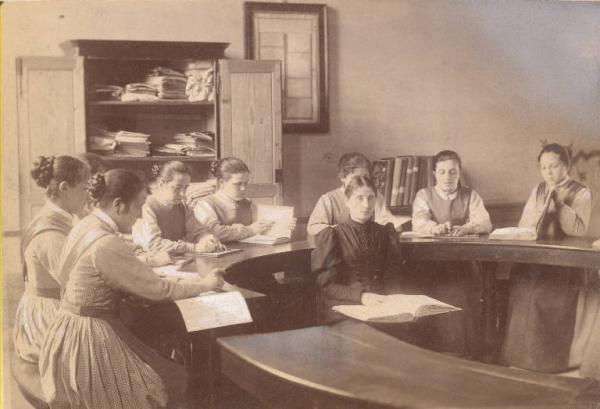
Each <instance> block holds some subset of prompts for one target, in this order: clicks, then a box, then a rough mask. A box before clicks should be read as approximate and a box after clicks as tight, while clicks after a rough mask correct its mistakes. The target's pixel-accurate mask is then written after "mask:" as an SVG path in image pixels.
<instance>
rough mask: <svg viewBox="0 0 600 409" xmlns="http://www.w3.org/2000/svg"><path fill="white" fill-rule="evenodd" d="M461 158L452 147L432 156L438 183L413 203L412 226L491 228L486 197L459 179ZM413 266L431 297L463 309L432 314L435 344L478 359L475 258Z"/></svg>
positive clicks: (451, 230)
mask: <svg viewBox="0 0 600 409" xmlns="http://www.w3.org/2000/svg"><path fill="white" fill-rule="evenodd" d="M461 170H462V161H461V159H460V156H459V155H458V154H457V153H456V152H454V151H450V150H445V151H441V152H439V153H438V154H437V155H435V157H434V160H433V174H434V178H435V186H433V187H427V188H424V189H421V190H420V191H419V192H418V193H417V195H416V197H415V201H414V203H413V211H412V224H413V230H414V231H416V232H418V233H423V234H433V235H449V236H464V235H466V234H480V233H489V232H490V231H491V230H492V223H491V221H490V215H489V214H488V212H487V210H486V209H485V206H484V204H483V200H482V199H481V196H480V195H479V194H478V193H477V192H476V191H475V190H473V189H472V188H470V187H468V186H465V185H464V184H462V183H460V174H461ZM411 270H417V271H418V272H419V279H420V280H422V281H423V284H424V285H426V286H427V287H428V288H429V292H430V294H429V295H431V296H432V297H434V298H437V299H439V300H440V301H443V302H446V303H448V304H451V305H454V306H456V307H460V308H462V309H463V311H462V312H453V313H451V314H444V315H442V316H439V317H433V319H432V331H433V333H432V334H431V336H430V339H431V340H432V343H433V344H432V345H430V347H431V348H433V349H438V350H441V351H446V352H452V353H457V354H460V355H464V356H467V357H472V358H478V357H479V356H480V354H481V351H480V335H479V334H480V332H481V329H480V328H479V323H480V318H479V317H480V314H481V302H480V298H481V294H482V285H481V274H480V272H479V266H478V265H477V264H476V263H475V262H471V263H469V262H447V263H442V262H427V263H418V264H416V265H413V266H412V267H411Z"/></svg>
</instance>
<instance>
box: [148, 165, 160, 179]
mask: <svg viewBox="0 0 600 409" xmlns="http://www.w3.org/2000/svg"><path fill="white" fill-rule="evenodd" d="M150 172H152V177H154V178H157V177H158V175H160V165H159V164H157V163H155V164H154V165H152V168H150Z"/></svg>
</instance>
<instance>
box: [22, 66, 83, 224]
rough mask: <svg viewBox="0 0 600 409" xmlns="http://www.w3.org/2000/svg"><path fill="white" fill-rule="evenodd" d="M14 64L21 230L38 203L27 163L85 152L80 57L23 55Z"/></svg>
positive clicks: (40, 198) (39, 191) (39, 197)
mask: <svg viewBox="0 0 600 409" xmlns="http://www.w3.org/2000/svg"><path fill="white" fill-rule="evenodd" d="M17 64H18V65H17V72H18V76H17V92H18V94H17V96H18V109H19V112H18V115H19V186H20V188H19V206H20V213H21V217H20V219H21V231H22V230H23V229H24V228H25V227H26V226H27V224H28V223H29V221H30V220H31V217H32V215H34V214H35V212H36V211H37V210H38V209H39V208H40V207H41V206H42V205H43V204H44V191H43V190H42V189H40V188H39V187H38V186H37V185H36V184H35V182H34V181H33V180H32V179H31V177H30V175H29V171H30V169H31V164H32V163H33V161H35V159H36V158H37V157H38V156H40V155H44V156H57V155H68V154H73V153H78V152H85V108H84V107H85V102H84V85H83V58H81V57H78V58H65V57H26V58H20V59H18V60H17Z"/></svg>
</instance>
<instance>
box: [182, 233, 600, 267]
mask: <svg viewBox="0 0 600 409" xmlns="http://www.w3.org/2000/svg"><path fill="white" fill-rule="evenodd" d="M591 243H592V241H591V240H587V239H582V238H567V239H564V240H555V241H501V240H489V239H488V238H487V236H482V237H480V238H476V239H473V238H463V239H461V238H454V239H447V238H444V239H416V238H409V239H407V238H401V239H400V245H401V247H402V249H403V250H404V251H405V255H406V257H408V258H414V259H420V260H427V259H430V260H481V261H495V262H515V263H536V264H547V265H559V266H571V267H580V268H600V250H597V249H594V248H593V247H592V244H591ZM231 247H232V248H240V249H242V251H240V252H237V253H232V254H229V255H226V256H223V257H219V258H211V257H197V258H196V264H195V267H194V266H193V265H190V266H188V267H187V268H188V271H192V270H193V269H195V270H196V271H200V272H203V271H208V270H210V269H212V268H222V269H224V270H226V271H235V270H236V269H239V268H240V267H241V265H243V264H244V263H247V262H250V261H252V262H260V260H266V259H269V258H270V259H275V260H276V261H279V262H282V261H285V260H286V259H287V258H288V256H290V255H293V254H294V253H295V254H299V253H305V252H307V251H310V249H312V245H311V244H310V243H309V242H308V241H298V242H292V243H286V244H279V245H275V246H266V245H252V244H244V243H233V244H232V245H231Z"/></svg>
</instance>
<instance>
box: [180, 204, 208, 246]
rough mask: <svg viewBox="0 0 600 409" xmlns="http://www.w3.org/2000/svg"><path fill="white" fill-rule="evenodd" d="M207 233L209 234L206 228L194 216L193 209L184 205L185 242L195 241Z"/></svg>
mask: <svg viewBox="0 0 600 409" xmlns="http://www.w3.org/2000/svg"><path fill="white" fill-rule="evenodd" d="M207 234H210V232H209V230H208V228H207V227H206V226H205V225H204V224H203V223H201V222H200V221H199V220H198V219H197V218H196V216H195V215H194V211H193V209H191V208H190V207H189V206H187V205H186V206H185V237H184V240H185V241H186V242H187V243H197V242H198V241H199V240H200V239H201V238H202V237H204V236H206V235H207Z"/></svg>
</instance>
